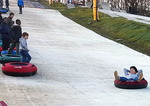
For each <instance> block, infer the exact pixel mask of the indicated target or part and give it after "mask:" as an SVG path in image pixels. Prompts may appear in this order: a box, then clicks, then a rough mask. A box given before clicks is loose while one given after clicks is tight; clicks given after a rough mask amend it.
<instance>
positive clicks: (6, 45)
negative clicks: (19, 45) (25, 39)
mask: <svg viewBox="0 0 150 106" xmlns="http://www.w3.org/2000/svg"><path fill="white" fill-rule="evenodd" d="M10 42H11V41H10V39H9V38H4V37H2V48H3V50H8V48H9V46H10Z"/></svg>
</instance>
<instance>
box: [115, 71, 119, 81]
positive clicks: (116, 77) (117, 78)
mask: <svg viewBox="0 0 150 106" xmlns="http://www.w3.org/2000/svg"><path fill="white" fill-rule="evenodd" d="M114 76H115V80H119V76H118V72H117V71H115V72H114Z"/></svg>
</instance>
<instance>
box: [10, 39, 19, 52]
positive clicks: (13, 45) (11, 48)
mask: <svg viewBox="0 0 150 106" xmlns="http://www.w3.org/2000/svg"><path fill="white" fill-rule="evenodd" d="M10 45H11V46H10V48H9V50H8V54H11V53H12V51H13V50H14V48H15V47H16V54H17V55H19V43H18V42H17V43H11V44H10Z"/></svg>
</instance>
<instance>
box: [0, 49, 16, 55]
mask: <svg viewBox="0 0 150 106" xmlns="http://www.w3.org/2000/svg"><path fill="white" fill-rule="evenodd" d="M7 53H8V50H3V51H1V55H4V54H7ZM11 54H16V51H15V50H13V51H12V53H11Z"/></svg>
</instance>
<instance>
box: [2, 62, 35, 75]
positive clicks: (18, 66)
mask: <svg viewBox="0 0 150 106" xmlns="http://www.w3.org/2000/svg"><path fill="white" fill-rule="evenodd" d="M2 70H3V72H4V73H8V74H10V75H11V74H17V73H20V74H22V75H24V73H36V72H37V67H36V66H35V65H33V64H31V63H21V62H10V63H5V64H4V65H3V66H2Z"/></svg>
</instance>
